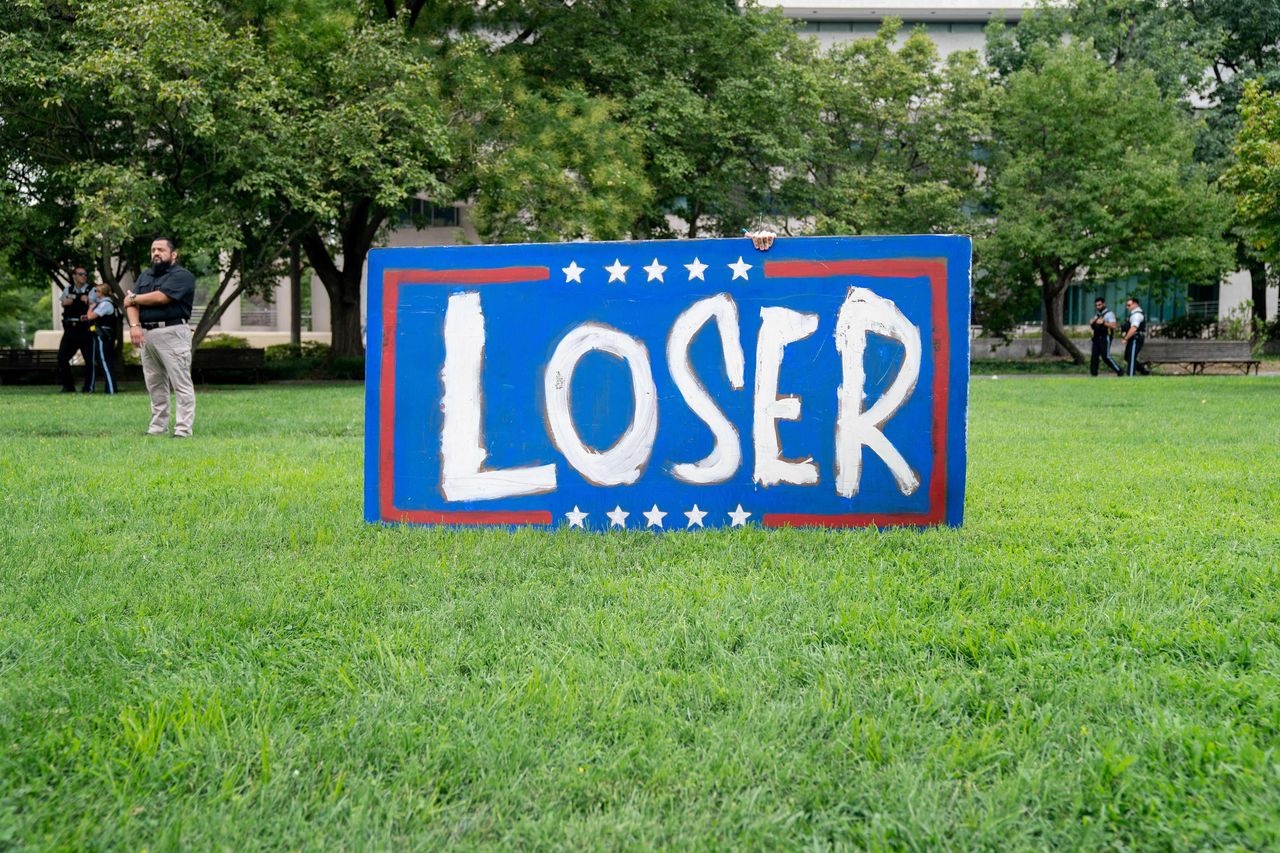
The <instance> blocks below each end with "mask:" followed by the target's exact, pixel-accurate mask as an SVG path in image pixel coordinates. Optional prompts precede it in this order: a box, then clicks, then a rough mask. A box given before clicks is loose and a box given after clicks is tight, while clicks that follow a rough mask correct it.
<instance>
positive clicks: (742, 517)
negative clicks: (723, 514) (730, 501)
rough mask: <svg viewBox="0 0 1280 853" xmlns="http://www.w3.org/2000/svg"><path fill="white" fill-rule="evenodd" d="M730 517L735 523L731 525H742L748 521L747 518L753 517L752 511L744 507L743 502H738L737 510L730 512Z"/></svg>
mask: <svg viewBox="0 0 1280 853" xmlns="http://www.w3.org/2000/svg"><path fill="white" fill-rule="evenodd" d="M729 517H730V518H732V519H733V524H731V525H729V526H730V527H741V526H742V525H744V524H746V523H747V519H748V518H750V517H751V513H749V512H747V511H746V510H745V509H743V508H742V504H738V509H737V511H736V512H731V513H729Z"/></svg>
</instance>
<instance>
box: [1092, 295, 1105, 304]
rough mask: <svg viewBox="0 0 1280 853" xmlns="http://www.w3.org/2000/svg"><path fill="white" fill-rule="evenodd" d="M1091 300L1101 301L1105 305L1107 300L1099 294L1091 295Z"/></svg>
mask: <svg viewBox="0 0 1280 853" xmlns="http://www.w3.org/2000/svg"><path fill="white" fill-rule="evenodd" d="M1093 301H1094V302H1101V303H1102V304H1103V305H1106V304H1107V300H1105V299H1103V298H1102V297H1101V296H1095V297H1093Z"/></svg>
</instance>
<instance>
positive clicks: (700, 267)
mask: <svg viewBox="0 0 1280 853" xmlns="http://www.w3.org/2000/svg"><path fill="white" fill-rule="evenodd" d="M684 268H685V269H687V270H688V271H689V281H693V280H694V279H695V278H699V279H702V280H703V281H706V279H705V278H703V276H702V274H703V273H704V272H706V270H707V265H706V264H704V263H702V262H701V261H699V260H698V259H697V258H694V259H693V263H691V264H685V265H684Z"/></svg>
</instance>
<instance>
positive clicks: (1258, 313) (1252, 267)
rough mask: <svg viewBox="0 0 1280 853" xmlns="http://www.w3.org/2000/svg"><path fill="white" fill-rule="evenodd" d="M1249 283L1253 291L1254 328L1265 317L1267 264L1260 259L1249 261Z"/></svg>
mask: <svg viewBox="0 0 1280 853" xmlns="http://www.w3.org/2000/svg"><path fill="white" fill-rule="evenodd" d="M1248 266H1249V284H1250V286H1251V287H1250V289H1251V290H1252V291H1253V294H1252V296H1253V322H1254V328H1255V329H1256V328H1257V324H1258V323H1259V322H1261V321H1262V320H1265V319H1267V266H1266V264H1264V263H1262V261H1255V260H1252V259H1250V261H1249V264H1248Z"/></svg>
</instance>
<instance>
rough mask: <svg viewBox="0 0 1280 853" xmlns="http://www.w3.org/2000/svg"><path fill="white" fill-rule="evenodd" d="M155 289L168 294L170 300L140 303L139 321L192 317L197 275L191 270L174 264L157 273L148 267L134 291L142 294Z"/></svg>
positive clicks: (139, 277) (150, 321)
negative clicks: (151, 303) (149, 303)
mask: <svg viewBox="0 0 1280 853" xmlns="http://www.w3.org/2000/svg"><path fill="white" fill-rule="evenodd" d="M153 290H158V291H160V292H161V293H163V294H164V295H165V296H168V297H169V302H168V303H166V304H164V305H139V306H138V320H139V322H142V323H157V322H159V321H161V320H190V319H191V306H192V304H193V303H194V302H195V298H196V277H195V276H194V275H192V274H191V272H190V270H187V269H185V268H183V267H180V266H178V265H177V264H174V265H173V266H171V267H169V269H168V270H166V271H165V272H164V273H162V274H161V275H155V274H153V273H152V272H151V269H150V268H149V267H148V268H147V269H146V270H144V271H143V273H142V275H140V276H138V287H137V289H136V290H135V291H134V293H137V294H138V295H139V296H141V295H142V294H144V293H150V292H152V291H153Z"/></svg>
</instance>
